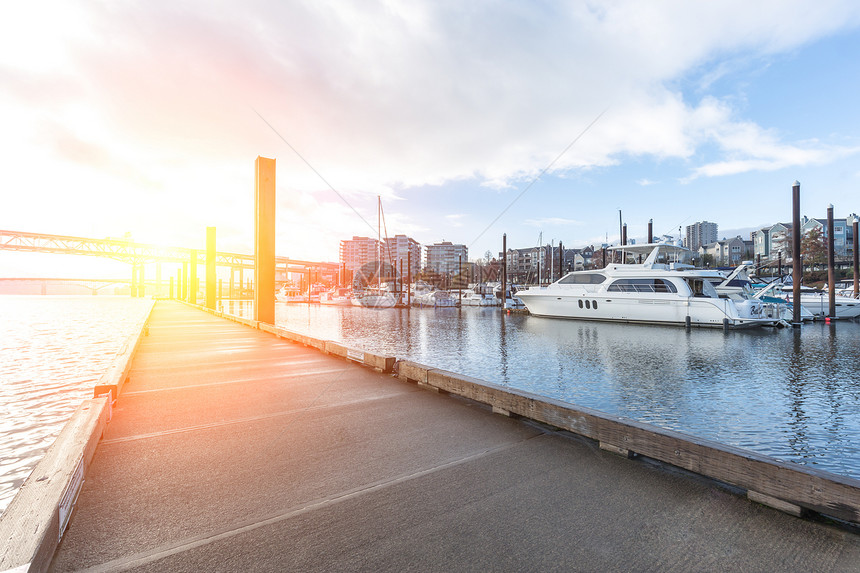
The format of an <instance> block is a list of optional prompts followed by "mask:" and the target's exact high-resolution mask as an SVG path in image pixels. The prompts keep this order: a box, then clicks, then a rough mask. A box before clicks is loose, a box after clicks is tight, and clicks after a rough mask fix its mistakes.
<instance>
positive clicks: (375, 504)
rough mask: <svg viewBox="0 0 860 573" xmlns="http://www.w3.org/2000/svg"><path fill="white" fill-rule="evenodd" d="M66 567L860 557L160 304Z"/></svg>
mask: <svg viewBox="0 0 860 573" xmlns="http://www.w3.org/2000/svg"><path fill="white" fill-rule="evenodd" d="M149 325H150V326H149V335H148V336H147V337H146V338H145V339H144V340H143V342H142V343H141V345H140V348H139V350H138V352H137V355H136V356H135V359H134V362H133V365H132V370H131V374H130V380H129V382H128V383H127V384H126V385H125V387H124V389H123V391H122V394H120V396H119V399H118V401H117V403H116V407H115V409H114V411H113V419H112V421H111V422H110V424H109V425H108V426H107V430H106V431H105V435H104V438H103V440H102V442H101V443H100V444H99V446H98V450H97V451H96V454H95V457H94V458H93V462H92V465H91V466H90V469H89V472H88V474H87V477H86V481H85V483H84V485H83V488H82V490H81V493H80V497H79V499H78V503H77V507H76V509H75V512H74V514H73V515H72V518H71V521H70V523H69V527H68V530H67V531H66V533H65V536H64V537H63V539H62V542H61V544H60V546H59V547H58V549H57V552H56V554H55V557H54V561H53V563H52V566H51V568H52V570H54V571H77V570H91V571H124V570H131V571H538V570H540V571H553V570H558V571H615V570H627V571H668V570H671V571H688V570H695V571H804V572H806V571H856V568H857V564H858V563H860V536H858V535H856V534H854V533H852V532H851V531H850V530H846V529H841V528H837V527H833V526H831V525H828V524H826V523H818V522H813V521H809V520H804V519H798V518H795V517H792V516H789V515H786V514H783V513H780V512H778V511H776V510H773V509H771V508H768V507H764V506H761V505H758V504H755V503H752V502H750V501H748V500H747V499H745V498H744V497H742V496H741V495H737V494H735V493H733V492H730V491H727V490H726V489H724V488H722V487H720V486H718V485H716V484H714V483H713V482H709V481H707V480H704V479H701V478H697V477H695V476H691V475H689V474H686V473H683V472H681V471H677V470H671V469H667V468H666V467H664V466H662V465H659V464H656V463H649V462H647V461H644V460H641V459H638V460H628V459H625V458H623V457H621V456H618V455H614V454H612V453H609V452H606V451H602V450H600V449H599V448H598V446H597V445H596V444H595V443H592V442H590V441H588V440H585V439H581V438H576V437H572V436H569V435H567V434H565V433H559V432H553V431H551V430H548V429H545V428H542V427H540V426H538V425H537V424H533V423H529V422H526V421H522V420H516V419H511V418H507V417H505V416H500V415H497V414H493V413H492V412H491V411H490V410H489V409H487V408H485V407H482V406H480V405H477V404H475V403H472V402H469V401H467V400H463V399H458V398H454V397H450V396H446V395H444V394H436V393H433V392H429V391H425V390H421V389H419V388H418V387H417V386H415V385H412V384H408V383H404V382H401V381H399V380H397V379H395V378H393V377H391V376H388V375H384V374H381V373H378V372H374V371H373V370H370V369H368V368H365V367H362V366H359V365H356V364H353V363H351V362H347V361H345V360H343V359H339V358H336V357H332V356H328V355H325V354H323V353H321V352H319V351H317V350H316V349H312V348H306V347H304V346H302V345H299V344H295V343H292V342H287V341H284V340H281V339H278V338H276V337H275V336H273V335H271V334H268V333H265V332H261V331H259V330H254V329H252V328H248V327H246V326H243V325H240V324H236V323H234V322H230V321H228V320H226V319H222V318H218V317H214V316H212V315H209V314H206V313H204V312H201V311H199V310H196V309H194V308H190V307H187V306H184V305H181V304H179V303H173V302H168V301H160V302H158V303H157V304H156V307H155V309H154V310H153V313H152V317H151V319H150V322H149Z"/></svg>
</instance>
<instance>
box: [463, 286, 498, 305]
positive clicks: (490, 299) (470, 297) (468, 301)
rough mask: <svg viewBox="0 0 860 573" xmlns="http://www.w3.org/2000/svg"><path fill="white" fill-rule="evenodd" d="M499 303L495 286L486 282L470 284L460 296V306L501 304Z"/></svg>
mask: <svg viewBox="0 0 860 573" xmlns="http://www.w3.org/2000/svg"><path fill="white" fill-rule="evenodd" d="M499 304H500V300H499V299H498V298H496V293H495V289H494V287H493V286H492V285H489V284H486V283H483V284H475V285H469V288H467V289H466V290H464V291H463V295H462V297H460V306H499Z"/></svg>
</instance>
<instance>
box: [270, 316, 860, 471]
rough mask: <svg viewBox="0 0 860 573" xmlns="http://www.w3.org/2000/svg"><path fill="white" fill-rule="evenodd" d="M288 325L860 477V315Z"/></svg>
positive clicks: (333, 319) (389, 319)
mask: <svg viewBox="0 0 860 573" xmlns="http://www.w3.org/2000/svg"><path fill="white" fill-rule="evenodd" d="M276 321H277V322H278V324H279V325H282V326H284V327H285V328H290V329H293V330H298V331H302V332H306V333H308V334H311V335H313V336H316V337H319V338H326V339H332V340H340V341H343V342H345V343H346V344H349V345H351V346H356V347H361V348H366V349H370V350H373V351H375V352H380V353H384V354H390V355H394V356H397V357H399V358H408V359H410V360H414V361H416V362H421V363H424V364H428V365H431V366H436V367H439V368H444V369H447V370H452V371H455V372H460V373H462V374H467V375H470V376H475V377H478V378H481V379H484V380H487V381H490V382H493V383H496V384H500V385H505V386H509V387H512V388H520V389H523V390H527V391H529V392H533V393H536V394H540V395H544V396H549V397H552V398H556V399H559V400H563V401H567V402H570V403H573V404H577V405H580V406H587V407H590V408H595V409H597V410H601V411H604V412H608V413H612V414H617V415H621V416H626V417H630V418H633V419H636V420H640V421H644V422H648V423H652V424H656V425H659V426H661V427H665V428H670V429H674V430H679V431H682V432H686V433H690V434H693V435H697V436H701V437H707V438H711V439H715V440H718V441H720V442H722V443H726V444H730V445H736V446H740V447H744V448H749V449H752V450H755V451H758V452H761V453H764V454H768V455H772V456H775V457H779V458H783V459H787V460H793V461H797V462H800V463H805V464H810V465H815V466H817V467H821V468H824V469H828V470H830V471H835V472H839V473H842V474H846V475H851V476H860V385H858V382H857V380H860V362H858V360H857V357H858V356H860V324H858V323H857V322H836V323H834V324H829V325H828V324H824V323H816V324H807V325H804V326H803V327H802V328H800V329H792V328H787V329H782V330H775V329H761V330H750V331H733V332H729V333H724V332H722V330H718V329H715V330H702V329H693V330H691V331H689V332H688V331H686V330H685V329H683V328H674V327H659V326H653V327H651V326H638V325H637V326H634V325H624V324H612V323H592V322H578V321H566V320H555V319H546V318H538V317H531V316H525V315H518V314H514V315H505V314H503V313H501V312H499V311H498V310H497V309H492V308H480V307H469V308H463V309H435V310H434V309H412V310H406V309H386V310H375V309H364V308H353V307H326V306H310V307H309V306H308V305H285V304H280V305H276Z"/></svg>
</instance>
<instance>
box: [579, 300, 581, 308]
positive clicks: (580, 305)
mask: <svg viewBox="0 0 860 573" xmlns="http://www.w3.org/2000/svg"><path fill="white" fill-rule="evenodd" d="M579 308H582V300H580V301H579Z"/></svg>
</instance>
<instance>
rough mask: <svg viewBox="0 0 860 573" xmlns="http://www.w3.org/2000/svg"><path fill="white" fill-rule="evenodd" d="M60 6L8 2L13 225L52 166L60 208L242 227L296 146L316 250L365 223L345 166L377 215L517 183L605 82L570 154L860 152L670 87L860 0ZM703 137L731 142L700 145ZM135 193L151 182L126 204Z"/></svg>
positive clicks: (565, 136)
mask: <svg viewBox="0 0 860 573" xmlns="http://www.w3.org/2000/svg"><path fill="white" fill-rule="evenodd" d="M60 4H61V3H58V4H57V5H56V6H59V5H60ZM22 6H23V5H22ZM33 10H37V9H36V8H34V9H33ZM63 13H64V14H68V17H67V18H66V22H65V23H66V26H64V27H62V28H57V27H56V26H54V25H53V24H52V25H51V26H46V23H47V22H46V21H45V20H44V19H43V18H36V14H34V13H33V11H32V10H31V11H29V12H27V13H26V14H23V16H22V17H21V18H7V19H5V20H4V23H0V32H2V33H0V53H2V54H3V55H2V56H0V80H2V81H0V85H2V86H3V87H2V88H0V104H2V106H0V118H2V119H4V120H5V119H6V118H7V117H8V118H10V122H11V123H9V125H7V124H6V122H5V121H4V125H7V127H9V126H12V127H13V128H12V129H4V130H3V132H2V133H0V156H3V157H6V158H7V160H6V162H4V164H3V169H2V171H3V177H4V181H3V184H4V185H5V186H6V187H7V188H15V189H17V190H18V195H16V197H15V198H14V200H11V201H9V202H7V203H6V204H5V205H4V211H5V214H0V223H3V224H4V225H6V226H10V225H9V222H10V221H11V222H13V225H11V228H14V226H15V224H18V223H20V224H26V223H29V222H32V221H33V220H36V219H37V215H35V214H34V213H38V212H39V211H40V210H39V206H40V204H39V202H38V201H36V200H35V199H33V197H36V196H37V195H39V193H40V192H42V191H43V189H44V188H45V187H48V188H50V189H51V193H52V194H53V195H52V201H53V204H54V205H56V206H57V209H56V210H57V213H56V214H55V215H54V216H55V218H56V219H55V221H53V222H51V221H48V220H47V217H46V216H45V215H44V213H43V214H42V215H41V219H40V220H43V221H45V224H46V225H47V229H48V230H49V231H51V230H54V229H57V228H58V227H60V226H63V225H73V224H74V221H85V220H91V219H92V220H100V221H102V223H101V224H102V225H103V224H106V223H105V222H111V223H113V224H115V225H119V226H123V227H129V228H131V227H135V228H142V229H144V231H142V232H143V233H144V234H152V235H155V234H158V233H159V232H160V233H165V234H170V235H171V236H173V237H177V239H176V242H180V243H181V242H183V241H185V240H186V237H191V236H194V237H196V236H197V235H199V234H200V233H199V232H198V230H195V229H192V228H191V227H195V228H196V227H198V226H200V225H203V226H205V225H206V224H213V223H215V224H217V225H219V226H220V227H223V228H224V234H223V236H225V237H236V240H237V241H238V242H241V240H240V239H239V237H248V236H249V235H248V232H247V230H246V229H245V227H246V226H247V225H244V223H242V225H241V227H242V230H241V231H240V230H239V227H240V224H239V223H237V222H236V220H237V218H243V221H244V220H245V218H249V217H250V213H245V211H244V210H246V209H249V208H250V207H249V206H248V203H249V199H248V196H249V194H250V190H251V189H252V188H253V179H252V173H253V170H252V166H253V160H254V158H255V157H256V156H257V155H263V156H266V157H276V158H277V159H278V188H279V193H281V189H285V190H289V192H290V194H289V196H290V197H291V199H290V200H286V199H284V202H283V205H284V208H283V209H282V211H279V213H280V212H282V213H283V214H282V215H279V225H281V227H280V228H281V229H282V231H279V234H281V235H282V236H283V237H284V241H285V242H288V243H289V245H290V247H291V248H295V249H297V250H300V249H306V250H312V249H314V248H316V247H314V245H315V244H316V243H318V242H322V241H323V240H325V241H327V242H328V243H331V242H334V243H336V242H337V240H338V239H339V238H343V236H345V235H348V234H350V233H355V234H369V233H370V230H369V229H368V228H367V226H366V225H364V223H363V222H361V221H360V220H357V218H356V217H355V216H354V214H353V213H352V210H351V209H350V208H349V207H347V206H346V205H343V203H342V202H341V201H340V199H338V198H336V197H332V196H329V195H330V194H331V193H330V191H329V185H330V186H331V187H333V188H334V189H336V190H337V191H338V192H339V193H340V194H341V195H342V196H343V197H344V198H345V199H346V200H347V201H349V202H350V204H352V205H356V206H357V210H359V211H361V212H362V213H363V214H364V216H365V218H366V219H369V220H370V221H371V223H373V222H374V221H373V220H372V219H373V218H374V216H375V214H374V208H372V207H369V206H368V207H361V206H362V205H366V204H369V203H372V202H373V199H374V196H375V195H381V196H382V197H383V200H384V201H386V202H388V201H389V200H393V199H396V198H397V197H398V193H399V192H400V191H401V190H403V189H406V188H410V187H418V186H434V185H441V184H444V183H446V182H451V181H460V182H462V181H472V180H474V181H476V182H478V183H479V184H481V185H482V186H484V187H485V188H489V189H496V190H499V192H500V193H501V192H502V191H504V190H510V189H512V188H518V187H520V185H521V183H522V182H523V181H529V180H530V179H532V178H533V177H535V176H536V175H537V174H538V173H540V172H541V170H543V169H545V168H546V167H547V166H548V165H550V164H551V163H552V162H553V161H554V160H556V158H557V157H558V154H559V153H560V152H561V151H562V150H564V149H565V148H566V147H567V146H568V145H569V144H570V143H571V141H573V139H574V138H575V137H576V136H577V135H578V134H580V133H581V132H582V131H583V130H584V129H585V128H586V126H588V125H589V123H590V122H592V121H593V120H594V118H595V117H597V116H598V114H600V113H601V111H603V110H606V109H607V106H608V111H607V112H606V113H605V115H604V116H603V117H601V118H600V120H599V121H598V122H597V123H596V124H595V125H594V126H593V127H592V128H591V129H589V130H588V132H587V133H585V134H584V135H583V136H582V138H581V139H580V140H579V141H578V142H577V143H576V144H575V145H573V146H572V147H571V148H570V150H569V151H568V152H567V153H565V154H564V155H563V156H562V157H561V158H559V159H558V161H557V162H556V163H555V164H554V166H553V168H552V171H553V172H554V173H556V174H562V175H563V174H564V173H565V172H566V171H567V172H569V171H574V170H583V169H591V168H596V167H606V166H612V165H616V164H618V163H619V162H621V161H623V158H625V157H627V156H649V157H655V158H657V159H665V158H679V159H682V160H686V161H688V162H690V176H689V180H693V179H695V178H698V177H715V176H720V175H725V174H732V173H741V172H745V171H749V170H772V169H778V168H780V167H784V166H790V165H801V166H802V165H812V164H821V163H824V162H826V161H828V160H830V159H832V158H833V157H840V156H845V155H847V154H850V153H856V152H857V149H856V148H854V147H851V146H845V147H841V146H837V145H834V144H832V143H828V142H817V141H793V142H786V141H784V139H783V137H782V136H781V134H779V133H777V132H774V131H771V130H768V129H767V126H759V125H757V124H755V123H753V122H751V121H749V120H747V119H745V118H743V117H740V116H739V112H738V111H737V110H735V109H733V108H732V107H731V103H730V102H728V101H721V100H718V99H714V98H708V97H705V98H704V99H702V100H701V101H698V102H695V101H689V100H687V99H685V96H684V95H683V94H682V93H681V92H680V91H679V90H678V89H677V88H676V87H674V86H675V82H676V81H677V80H678V79H679V78H681V77H683V76H684V75H685V74H688V73H690V72H691V70H700V71H701V70H702V69H703V68H704V69H705V70H707V69H708V67H709V66H710V67H712V68H713V71H712V72H711V73H707V71H706V72H705V73H700V74H699V77H701V78H703V84H702V85H703V87H707V85H708V83H709V82H712V81H713V80H714V78H717V77H720V76H721V75H722V74H725V73H726V66H725V65H723V64H722V62H723V61H725V60H726V59H727V58H730V57H733V56H735V55H737V54H753V55H755V54H758V55H766V54H773V53H779V52H782V51H785V50H791V49H795V48H797V47H800V46H802V45H803V44H805V43H807V42H811V41H813V40H815V39H817V38H821V37H823V36H826V35H828V34H832V33H834V32H837V31H840V30H844V29H849V28H851V27H856V26H857V25H858V24H860V5H858V4H857V3H855V2H851V1H843V2H839V1H826V0H825V1H821V2H816V3H815V4H814V5H812V4H809V3H807V2H802V1H800V0H794V1H788V2H786V1H778V0H770V1H762V2H757V3H755V5H754V6H750V5H749V3H748V2H744V1H741V0H733V1H727V2H719V3H701V2H681V1H676V2H672V1H662V2H647V3H643V2H638V1H633V0H631V1H618V2H613V3H590V2H579V3H571V2H562V1H558V2H553V1H550V2H543V3H539V4H535V3H508V4H502V5H499V4H495V3H488V4H485V3H463V2H455V1H453V0H450V1H433V2H429V1H428V2H417V1H416V2H410V3H407V4H403V3H394V2H390V1H379V2H360V3H358V2H350V1H347V0H330V1H321V2H307V3H304V2H281V1H278V2H275V1H266V0H256V1H253V0H252V1H250V2H245V3H242V4H241V5H239V4H236V3H231V2H215V3H211V2H194V1H192V2H186V3H180V4H177V3H168V2H145V3H122V4H114V3H111V4H106V5H99V4H93V5H90V6H89V7H88V8H81V7H78V8H75V9H72V8H68V9H66V10H65V11H64V12H63ZM28 22H33V24H32V25H29V24H27V23H28ZM36 23H38V26H37V25H36ZM28 58H29V59H28ZM258 112H259V114H260V116H262V117H263V118H265V121H264V120H262V119H260V117H259V116H258V115H257V113H258ZM13 118H14V119H13ZM266 122H268V123H269V124H270V125H271V127H269V125H267V123H266ZM275 131H276V132H277V133H275ZM281 137H283V139H284V140H286V142H288V144H289V145H290V146H293V147H294V148H295V149H296V150H297V151H298V152H299V153H300V154H301V156H302V158H303V159H300V158H298V157H297V156H295V155H294V154H293V152H292V151H291V150H290V149H289V147H288V146H287V144H286V143H285V142H284V141H283V140H282V139H281ZM703 146H715V147H716V149H717V150H718V151H719V155H718V156H717V157H715V158H714V157H710V156H709V157H708V158H707V159H705V160H702V159H701V158H699V157H697V153H698V152H699V151H700V150H701V149H702V147H703ZM703 161H706V162H704V163H703ZM44 164H50V165H51V170H50V172H49V173H45V175H44V179H43V180H42V181H34V180H33V178H32V176H31V175H32V173H33V172H34V170H35V171H37V170H38V169H39V167H40V166H41V165H44ZM323 179H324V181H323ZM646 181H647V180H644V179H642V180H640V181H639V184H640V185H644V184H646V183H645V182H646ZM647 183H650V182H647ZM58 189H60V190H61V191H57V190H58ZM488 193H489V191H488ZM316 194H328V195H326V198H325V199H323V198H319V197H316ZM80 197H85V198H89V199H92V200H90V201H86V202H84V201H81V200H79V198H80ZM40 201H44V199H40ZM117 203H119V204H121V205H124V206H129V205H130V206H132V208H131V209H130V211H131V212H130V213H125V214H123V215H122V217H121V220H120V221H117V220H116V219H115V211H116V207H115V205H116V204H117ZM359 207H361V208H359ZM135 217H138V218H139V221H138V223H137V225H136V224H135ZM392 217H394V218H396V217H397V215H395V214H394V213H392ZM399 217H400V219H399V220H398V221H397V225H396V226H395V225H394V224H392V225H390V226H391V227H393V228H397V229H398V231H408V230H409V229H412V230H420V229H423V228H424V227H423V226H422V225H423V222H422V223H416V222H415V221H416V220H419V219H420V216H419V215H418V214H414V215H413V216H412V217H411V218H410V217H407V216H406V215H400V216H399ZM460 221H461V219H458V218H456V217H454V218H450V219H448V223H449V224H452V225H454V224H459V222H460ZM557 221H563V220H562V219H558V220H557ZM554 224H564V225H570V224H574V222H572V221H569V222H564V223H562V222H558V223H554ZM100 228H101V227H100ZM228 228H229V229H232V230H228ZM121 230H125V229H121ZM180 238H181V240H180ZM201 240H202V237H201ZM245 240H246V241H247V239H245ZM285 254H286V253H285ZM294 256H300V257H306V258H307V257H310V256H311V255H309V254H303V253H302V252H301V251H299V252H297V253H296V254H295V255H294Z"/></svg>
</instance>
